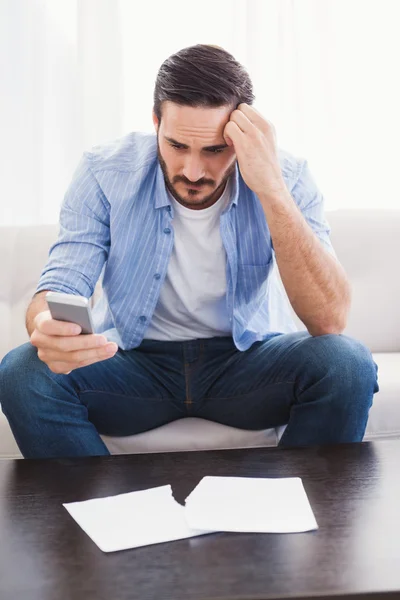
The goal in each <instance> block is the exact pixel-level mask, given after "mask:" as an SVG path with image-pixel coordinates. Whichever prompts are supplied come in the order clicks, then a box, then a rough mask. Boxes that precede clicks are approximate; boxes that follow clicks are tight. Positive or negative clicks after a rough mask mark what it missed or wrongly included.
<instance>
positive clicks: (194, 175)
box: [183, 156, 204, 183]
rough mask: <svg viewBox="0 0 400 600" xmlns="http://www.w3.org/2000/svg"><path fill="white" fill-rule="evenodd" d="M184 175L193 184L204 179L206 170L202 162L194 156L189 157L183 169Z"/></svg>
mask: <svg viewBox="0 0 400 600" xmlns="http://www.w3.org/2000/svg"><path fill="white" fill-rule="evenodd" d="M183 175H184V176H185V177H186V179H189V181H193V183H196V181H198V180H199V179H201V178H202V177H204V168H203V165H202V164H201V161H200V160H199V159H197V158H195V157H193V156H192V157H188V158H187V159H186V162H185V166H184V168H183Z"/></svg>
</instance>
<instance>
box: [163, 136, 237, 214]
mask: <svg viewBox="0 0 400 600" xmlns="http://www.w3.org/2000/svg"><path fill="white" fill-rule="evenodd" d="M157 155H158V160H159V163H160V167H161V170H162V172H163V175H164V180H165V186H166V188H167V189H168V190H169V191H170V193H171V194H172V196H173V197H174V198H175V200H176V201H177V202H179V204H182V205H183V206H186V208H192V209H198V210H200V209H202V208H208V207H209V206H212V205H213V204H215V203H216V202H217V200H218V199H219V198H220V197H221V195H222V193H223V191H224V189H225V186H226V182H227V181H228V179H229V177H230V176H231V175H232V173H233V172H234V170H235V167H236V160H234V161H233V163H232V164H231V165H230V166H229V167H228V169H227V170H226V171H225V173H224V175H223V177H222V181H221V183H220V184H219V186H218V187H217V188H216V189H215V190H214V191H213V192H212V193H211V194H208V195H207V196H205V197H204V198H202V199H201V200H196V195H197V194H198V193H199V190H197V189H196V190H188V192H187V197H184V196H182V195H181V194H179V193H178V191H177V190H176V189H175V187H174V184H176V183H179V182H180V181H182V182H183V183H185V184H187V185H190V184H191V183H192V182H191V181H189V180H188V179H186V177H183V176H181V175H177V176H176V177H174V178H173V180H172V181H171V179H170V178H169V175H168V168H167V164H166V162H165V160H164V159H163V157H162V156H161V151H160V145H159V143H158V135H157ZM196 184H198V185H199V184H203V185H206V184H208V185H213V186H214V185H215V181H213V180H210V179H199V181H196ZM192 198H193V199H192Z"/></svg>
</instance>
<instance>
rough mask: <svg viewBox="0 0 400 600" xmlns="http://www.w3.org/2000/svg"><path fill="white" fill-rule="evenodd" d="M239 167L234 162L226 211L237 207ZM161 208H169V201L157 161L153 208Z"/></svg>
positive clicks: (162, 174)
mask: <svg viewBox="0 0 400 600" xmlns="http://www.w3.org/2000/svg"><path fill="white" fill-rule="evenodd" d="M239 177H240V173H239V167H238V164H237V162H236V164H235V170H234V172H233V173H232V189H231V199H230V201H229V205H228V208H227V210H229V209H230V208H231V206H232V205H233V204H235V205H237V203H238V200H239ZM163 206H171V201H170V199H169V196H168V193H167V188H166V187H165V180H164V173H163V172H162V169H161V165H160V162H159V161H157V174H156V190H155V201H154V207H155V208H162V207H163Z"/></svg>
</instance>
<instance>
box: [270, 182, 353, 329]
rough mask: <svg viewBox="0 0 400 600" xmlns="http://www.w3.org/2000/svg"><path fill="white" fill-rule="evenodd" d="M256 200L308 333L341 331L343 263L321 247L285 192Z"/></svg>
mask: <svg viewBox="0 0 400 600" xmlns="http://www.w3.org/2000/svg"><path fill="white" fill-rule="evenodd" d="M260 202H261V205H262V207H263V209H264V213H265V216H266V219H267V222H268V227H269V230H270V233H271V238H272V243H273V246H274V250H275V256H276V261H277V264H278V267H279V272H280V275H281V278H282V283H283V285H284V287H285V290H286V293H287V295H288V298H289V300H290V303H291V305H292V306H293V309H294V311H295V312H296V314H297V315H298V317H299V318H300V319H301V321H302V322H303V323H304V324H305V325H306V327H307V329H308V331H309V332H310V334H311V335H323V334H326V333H341V332H342V331H343V329H344V328H345V326H346V320H347V315H348V311H349V308H350V300H351V289H350V284H349V282H348V279H347V277H346V274H345V272H344V269H343V267H342V266H341V265H340V263H339V262H338V261H337V260H336V259H335V258H334V257H333V256H332V255H331V254H330V253H329V252H328V251H327V250H326V249H325V248H324V247H323V245H322V243H321V242H320V241H319V239H318V238H317V236H316V235H315V233H314V232H313V231H312V229H311V227H310V226H309V225H308V223H307V222H306V220H305V219H304V217H303V215H302V214H301V212H300V210H299V208H298V207H297V205H296V203H295V202H294V201H293V198H292V197H291V195H290V193H289V192H287V193H283V194H282V195H281V196H279V197H278V196H277V197H275V198H270V197H269V198H260Z"/></svg>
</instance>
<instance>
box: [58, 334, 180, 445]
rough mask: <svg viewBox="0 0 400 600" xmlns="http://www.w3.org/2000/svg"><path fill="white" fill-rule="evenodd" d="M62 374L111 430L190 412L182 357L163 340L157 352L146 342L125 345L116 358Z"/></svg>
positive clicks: (142, 427)
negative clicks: (185, 398) (185, 405)
mask: <svg viewBox="0 0 400 600" xmlns="http://www.w3.org/2000/svg"><path fill="white" fill-rule="evenodd" d="M160 357H161V358H160ZM56 377H59V378H67V380H68V383H69V385H71V386H72V387H73V388H74V390H75V392H76V393H77V395H78V396H79V400H80V402H81V403H82V404H84V405H85V406H86V408H87V410H88V417H89V420H90V421H91V422H92V423H93V424H94V425H95V426H96V428H97V430H98V431H99V432H100V433H102V434H105V435H115V436H124V435H132V434H136V433H140V432H143V431H148V430H149V429H153V428H155V427H159V426H161V425H164V424H165V423H168V422H170V421H172V420H175V419H179V418H182V417H183V416H185V414H184V411H183V401H182V390H183V389H184V383H182V381H181V379H180V370H179V357H178V356H176V355H174V354H173V353H172V354H171V353H168V352H166V351H165V350H163V349H161V348H160V347H159V346H158V351H157V352H155V353H154V356H153V353H152V351H149V350H148V349H147V351H144V348H143V347H139V348H137V349H133V350H129V351H124V350H121V349H120V350H118V352H117V353H116V354H115V356H113V357H112V358H110V359H107V360H105V361H101V362H98V363H95V364H93V365H89V366H87V367H83V368H81V369H76V370H74V371H72V372H71V373H70V374H69V375H57V376H56Z"/></svg>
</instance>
